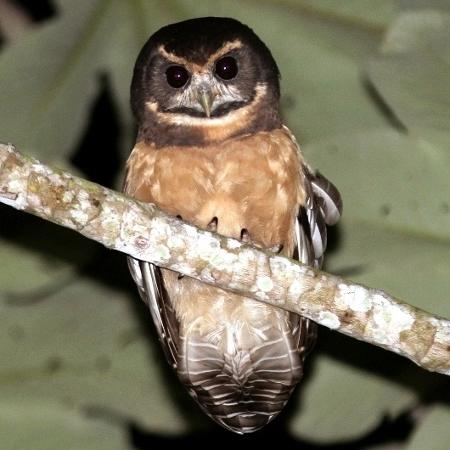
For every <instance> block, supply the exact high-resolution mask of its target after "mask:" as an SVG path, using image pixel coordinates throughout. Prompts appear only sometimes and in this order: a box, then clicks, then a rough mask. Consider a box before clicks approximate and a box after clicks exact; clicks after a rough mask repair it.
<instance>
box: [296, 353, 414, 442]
mask: <svg viewBox="0 0 450 450" xmlns="http://www.w3.org/2000/svg"><path fill="white" fill-rule="evenodd" d="M368 348H369V346H368V345H367V349H368ZM361 353H362V352H361ZM367 355H372V353H371V352H370V350H369V351H368V352H366V356H367ZM361 356H362V355H361ZM380 359H381V358H378V361H379V362H380ZM308 363H310V361H308V360H307V364H308ZM362 364H364V362H362ZM391 376H392V380H389V379H388V378H387V377H383V376H382V375H377V374H376V373H375V372H374V371H373V372H371V371H369V370H367V369H364V367H363V368H359V367H355V366H352V365H350V364H347V363H343V362H342V361H339V360H338V359H335V358H330V357H329V356H328V355H325V356H324V355H321V356H320V357H319V358H317V361H315V364H314V367H313V371H312V373H311V377H310V378H309V380H307V382H306V384H305V386H302V387H301V388H300V389H301V392H300V394H299V396H298V403H297V404H298V407H299V410H300V412H299V413H297V414H296V415H295V416H293V417H292V418H291V420H290V421H289V429H290V431H291V433H293V435H295V436H299V437H301V438H303V439H306V440H311V441H313V442H319V443H331V442H337V441H350V440H353V439H357V438H361V437H362V436H364V435H365V434H367V433H368V432H370V431H372V430H373V429H375V428H376V426H377V425H378V424H379V423H380V422H381V420H382V418H383V417H384V416H385V415H392V416H395V415H396V414H398V413H400V412H402V411H403V410H404V409H406V408H408V407H410V406H411V405H412V404H414V402H415V401H416V395H415V393H414V392H413V391H412V390H411V389H409V388H408V387H407V386H406V385H405V386H401V385H399V384H398V382H397V381H396V379H395V377H398V376H399V370H398V368H397V369H394V370H392V371H391Z"/></svg>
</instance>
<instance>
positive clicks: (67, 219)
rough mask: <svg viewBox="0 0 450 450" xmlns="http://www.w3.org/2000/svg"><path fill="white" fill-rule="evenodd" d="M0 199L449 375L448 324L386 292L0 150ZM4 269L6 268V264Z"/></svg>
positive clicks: (7, 148) (108, 244)
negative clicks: (259, 248) (266, 250)
mask: <svg viewBox="0 0 450 450" xmlns="http://www.w3.org/2000/svg"><path fill="white" fill-rule="evenodd" d="M0 201H1V202H2V203H5V204H7V205H10V206H12V207H14V208H16V209H20V210H24V211H27V212H29V213H31V214H34V215H36V216H39V217H42V218H43V219H46V220H49V221H51V222H54V223H57V224H59V225H63V226H65V227H67V228H71V229H73V230H76V231H78V232H79V233H81V234H82V235H84V236H86V237H88V238H89V239H93V240H95V241H97V242H100V243H102V244H103V245H105V246H106V247H108V248H110V249H114V250H119V251H121V252H124V253H127V254H129V255H131V256H134V257H135V258H139V259H142V260H145V261H150V262H152V263H154V264H157V265H158V266H161V267H165V268H168V269H172V270H175V271H177V272H180V273H182V274H184V275H187V276H190V277H193V278H196V279H198V280H201V281H203V282H205V283H209V284H213V285H215V286H218V287H221V288H223V289H228V290H231V291H233V292H236V293H239V294H241V295H244V296H247V297H252V298H254V299H256V300H260V301H262V302H265V303H268V304H270V305H274V306H278V307H280V308H284V309H286V310H289V311H293V312H296V313H300V314H302V315H304V316H306V317H308V318H310V319H312V320H314V321H315V322H317V323H320V324H321V325H324V326H326V327H329V328H331V329H334V330H337V331H339V332H341V333H344V334H347V335H349V336H352V337H354V338H356V339H359V340H362V341H366V342H370V343H372V344H375V345H378V346H380V347H383V348H385V349H387V350H390V351H393V352H396V353H399V354H401V355H403V356H406V357H407V358H409V359H411V360H412V361H414V362H415V363H417V364H418V365H420V366H422V367H423V368H425V369H428V370H431V371H436V372H440V373H444V374H447V375H450V321H448V320H445V319H443V318H440V317H436V316H433V315H430V314H428V313H426V312H425V311H422V310H419V309H417V308H414V307H413V306H410V305H408V304H406V303H404V302H401V301H400V300H397V299H395V298H393V297H391V296H390V295H389V294H387V293H385V292H383V291H381V290H377V289H370V288H366V287H364V286H361V285H359V284H354V283H351V282H349V281H345V280H343V279H341V278H339V277H336V276H333V275H330V274H327V273H325V272H321V271H318V270H313V269H311V268H310V267H308V266H305V265H303V264H301V263H299V262H297V261H293V260H290V259H288V258H284V257H281V256H278V255H274V254H271V253H270V252H265V251H262V250H258V249H256V248H252V247H250V246H248V245H244V244H242V243H241V242H239V241H236V240H234V239H229V238H225V237H223V236H220V235H218V234H215V233H210V232H207V231H203V230H200V229H198V228H196V227H194V226H192V225H188V224H186V223H184V222H182V221H181V220H178V219H177V218H175V217H170V216H167V215H166V214H165V213H163V212H162V211H161V210H159V209H158V208H157V207H155V206H153V205H149V204H144V203H140V202H137V201H135V200H133V199H130V198H127V197H126V196H124V195H123V194H120V193H118V192H115V191H112V190H110V189H106V188H104V187H102V186H99V185H97V184H95V183H91V182H89V181H86V180H83V179H80V178H77V177H75V176H73V175H71V174H69V173H67V172H64V171H62V170H58V169H51V168H49V167H47V166H45V165H43V164H41V163H39V162H38V161H37V160H35V159H33V158H30V157H26V156H23V155H21V154H20V153H18V152H16V151H15V149H14V147H13V146H12V145H1V144H0ZM5 264H7V262H5Z"/></svg>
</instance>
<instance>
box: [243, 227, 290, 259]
mask: <svg viewBox="0 0 450 450" xmlns="http://www.w3.org/2000/svg"><path fill="white" fill-rule="evenodd" d="M241 241H242V242H243V243H244V244H248V245H252V246H253V247H256V248H261V249H262V248H263V247H262V246H261V245H259V244H257V243H255V242H253V240H252V239H251V237H250V234H249V232H248V230H247V228H242V230H241ZM267 250H268V251H269V252H271V253H276V254H279V253H281V250H283V244H278V245H274V246H272V247H269V248H268V249H267Z"/></svg>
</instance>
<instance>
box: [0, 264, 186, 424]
mask: <svg viewBox="0 0 450 450" xmlns="http://www.w3.org/2000/svg"><path fill="white" fill-rule="evenodd" d="M119 262H122V264H123V268H124V270H125V264H126V263H125V260H124V258H120V259H119V260H118V261H117V264H119ZM113 281H114V276H113V275H111V279H110V280H109V282H110V283H113ZM133 292H134V287H133V286H131V284H130V294H133ZM136 297H137V296H133V295H130V296H128V295H124V293H123V292H121V291H120V290H117V289H116V290H114V289H112V288H107V287H103V286H101V284H100V283H99V282H94V281H88V280H84V279H81V280H80V281H79V282H78V283H74V284H71V285H69V286H68V287H67V288H66V289H64V290H62V291H60V292H59V293H57V294H55V295H50V296H48V297H47V298H46V299H45V300H44V301H41V302H39V303H34V304H32V305H27V306H17V305H11V304H5V303H3V304H2V303H0V390H1V392H2V401H4V400H6V399H8V401H9V402H14V401H18V402H20V401H21V399H23V398H26V399H27V402H29V403H33V402H34V403H35V404H36V405H39V404H40V403H41V402H42V401H43V400H46V401H47V400H48V401H55V402H58V403H60V402H62V403H64V404H70V405H72V406H73V408H74V409H75V410H82V409H86V408H90V409H95V408H99V409H104V410H106V411H109V412H110V413H112V412H114V413H115V414H118V415H120V416H121V417H123V420H124V422H125V420H131V419H133V420H135V421H136V422H138V423H141V424H143V425H145V426H147V427H149V429H155V430H159V431H160V432H165V433H176V432H181V431H184V430H185V429H186V427H187V419H186V417H185V418H183V415H182V413H181V411H180V408H179V407H178V406H177V405H175V404H174V397H173V394H172V393H171V392H170V391H169V389H170V390H171V391H174V392H177V387H178V386H179V385H178V384H175V383H177V381H176V378H175V376H171V377H169V378H168V381H165V380H164V378H166V376H167V373H166V372H165V371H164V370H165V369H166V362H165V361H164V360H163V356H162V352H161V350H160V349H159V348H157V347H155V348H156V349H155V348H154V346H153V345H152V342H154V343H155V346H157V345H158V344H157V340H156V338H154V339H153V340H152V341H148V340H147V339H146V338H145V328H142V327H140V326H139V325H138V324H137V323H136V306H140V304H139V305H138V304H137V302H140V300H139V299H138V298H136ZM134 302H136V303H134ZM144 312H145V315H144V317H143V320H144V322H145V323H146V324H148V326H149V327H150V326H151V323H150V315H149V314H148V311H147V310H146V308H145V309H144ZM146 327H147V325H146ZM171 375H172V374H171ZM172 384H175V387H174V388H173V387H172ZM169 386H170V387H169ZM183 395H184V394H183Z"/></svg>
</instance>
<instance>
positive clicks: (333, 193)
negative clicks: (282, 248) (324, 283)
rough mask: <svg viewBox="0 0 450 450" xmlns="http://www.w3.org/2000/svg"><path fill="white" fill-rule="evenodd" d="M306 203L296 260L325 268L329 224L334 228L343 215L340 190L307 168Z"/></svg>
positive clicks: (298, 227)
mask: <svg viewBox="0 0 450 450" xmlns="http://www.w3.org/2000/svg"><path fill="white" fill-rule="evenodd" d="M303 172H304V179H305V190H306V201H305V204H304V205H303V206H302V207H301V208H300V210H299V215H298V218H297V222H296V241H297V248H296V250H297V251H296V255H294V257H295V259H298V260H299V261H300V262H303V263H305V264H309V265H311V266H313V267H316V268H320V267H322V262H323V255H324V253H325V250H326V247H327V225H334V224H335V223H336V222H337V221H338V220H339V218H340V216H341V213H342V199H341V195H340V194H339V191H338V190H337V188H336V187H335V186H334V185H333V184H332V183H331V182H330V181H329V180H327V179H326V178H325V177H324V176H322V175H320V174H319V173H316V174H314V173H313V172H312V171H311V170H310V169H309V168H308V167H306V166H304V167H303Z"/></svg>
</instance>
